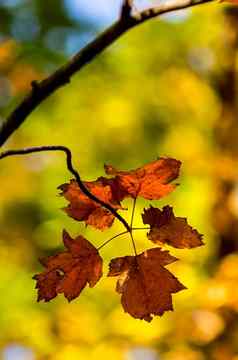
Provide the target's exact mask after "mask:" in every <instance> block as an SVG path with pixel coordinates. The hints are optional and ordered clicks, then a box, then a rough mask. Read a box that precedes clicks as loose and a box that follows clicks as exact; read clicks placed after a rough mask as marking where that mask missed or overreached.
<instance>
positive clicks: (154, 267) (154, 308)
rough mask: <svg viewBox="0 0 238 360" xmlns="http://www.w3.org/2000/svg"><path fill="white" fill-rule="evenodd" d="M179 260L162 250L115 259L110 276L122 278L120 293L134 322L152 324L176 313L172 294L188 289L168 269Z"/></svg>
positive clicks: (118, 290)
mask: <svg viewBox="0 0 238 360" xmlns="http://www.w3.org/2000/svg"><path fill="white" fill-rule="evenodd" d="M176 260H177V259H176V258H175V257H173V256H171V255H170V254H169V252H168V251H162V250H161V249H160V248H154V249H150V250H147V251H145V252H143V253H141V254H140V255H137V256H125V257H119V258H116V259H112V260H111V262H110V270H109V273H108V276H119V280H118V281H117V287H116V290H117V292H118V293H120V294H122V296H121V303H122V306H123V308H124V311H125V312H128V313H129V314H130V315H132V316H133V317H134V318H137V319H143V320H146V321H151V320H152V315H159V316H161V315H163V313H164V312H165V311H168V310H173V304H172V294H173V293H176V292H178V291H180V290H183V289H186V288H185V286H184V285H182V284H181V283H180V282H179V281H178V279H177V278H176V277H175V276H174V275H173V274H171V273H170V272H169V271H168V270H167V269H165V268H164V266H166V265H168V264H171V263H172V262H174V261H176Z"/></svg>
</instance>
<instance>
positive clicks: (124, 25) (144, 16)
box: [0, 0, 213, 146]
mask: <svg viewBox="0 0 238 360" xmlns="http://www.w3.org/2000/svg"><path fill="white" fill-rule="evenodd" d="M210 1H213V0H171V1H165V2H163V3H161V4H160V5H158V6H156V7H152V8H149V9H146V10H142V11H140V12H136V13H133V11H132V1H131V0H124V1H123V4H122V9H121V16H120V18H119V20H118V21H116V22H115V23H114V24H113V25H112V26H111V27H109V28H108V29H106V30H105V31H104V32H103V33H101V34H100V35H99V36H98V37H97V38H96V39H94V40H93V41H92V42H91V43H89V44H88V45H87V46H85V47H84V48H83V49H82V50H80V51H79V52H78V53H77V54H76V55H74V56H73V57H72V58H71V59H70V60H69V61H68V62H67V63H66V64H64V65H63V66H61V67H60V68H59V69H58V70H56V71H55V72H54V73H53V74H51V75H50V76H48V77H47V78H45V79H44V80H42V81H39V82H37V81H33V82H32V90H31V91H30V92H29V93H28V95H26V97H25V98H24V99H23V101H22V102H21V103H20V104H19V105H18V106H17V107H16V108H15V110H14V111H13V112H12V113H11V114H10V115H9V116H8V118H7V119H6V120H5V121H4V122H3V124H2V126H1V127H0V146H2V145H3V144H4V143H5V142H6V140H7V139H8V138H9V137H10V136H11V135H12V134H13V133H14V131H15V130H17V129H18V127H19V126H20V125H21V124H22V123H23V122H24V121H25V119H26V118H27V117H28V116H29V115H30V114H31V113H32V112H33V111H34V110H35V109H36V108H37V107H38V106H39V105H40V104H41V103H42V102H43V101H44V100H45V99H47V98H48V97H49V96H50V95H51V94H53V93H54V92H55V91H56V90H57V89H59V88H60V87H62V86H64V85H66V84H67V83H69V82H70V79H71V77H72V75H74V74H75V73H76V72H78V71H79V70H80V69H81V68H82V67H84V66H85V65H86V64H87V63H89V62H90V61H92V60H93V59H94V58H95V57H96V56H97V55H98V54H100V53H101V52H102V51H103V50H104V49H105V48H107V47H108V46H109V45H111V44H112V43H113V42H114V41H115V40H116V39H118V38H119V37H120V36H121V35H122V34H124V33H125V32H127V31H128V30H129V29H132V28H134V27H135V26H137V25H140V24H142V23H144V22H145V21H147V20H150V19H152V18H154V17H157V16H159V15H162V14H165V13H168V12H171V11H174V10H180V9H185V8H189V7H192V6H195V5H199V4H203V3H207V2H210Z"/></svg>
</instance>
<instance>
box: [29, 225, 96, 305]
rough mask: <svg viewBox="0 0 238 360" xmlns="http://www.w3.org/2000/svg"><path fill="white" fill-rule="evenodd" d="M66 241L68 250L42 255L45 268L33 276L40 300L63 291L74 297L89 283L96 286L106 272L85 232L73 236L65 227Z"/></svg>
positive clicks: (68, 297) (52, 296)
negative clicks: (73, 237) (83, 234)
mask: <svg viewBox="0 0 238 360" xmlns="http://www.w3.org/2000/svg"><path fill="white" fill-rule="evenodd" d="M63 241H64V245H65V247H66V251H64V252H61V253H58V254H56V255H53V256H49V257H48V258H45V259H42V260H41V263H42V265H43V266H44V267H45V270H44V271H43V272H42V273H40V274H37V275H35V276H34V277H33V279H35V280H36V281H37V283H36V288H37V289H38V301H40V300H44V301H50V300H51V299H53V298H54V297H56V296H57V294H59V293H64V295H65V297H66V298H67V299H68V301H71V300H73V299H75V298H76V297H77V296H79V295H80V293H81V291H82V290H83V289H84V287H85V286H86V285H87V283H88V284H89V286H90V287H93V286H95V285H96V283H97V282H98V280H99V279H100V277H101V276H102V258H101V257H100V255H99V253H98V251H97V249H96V248H95V247H94V246H93V245H92V244H91V243H90V242H89V241H88V240H86V239H85V238H84V237H83V236H78V237H77V238H76V239H72V238H71V237H70V235H69V234H68V233H67V232H66V231H65V230H64V231H63Z"/></svg>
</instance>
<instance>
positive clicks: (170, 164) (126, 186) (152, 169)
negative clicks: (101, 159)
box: [105, 158, 181, 200]
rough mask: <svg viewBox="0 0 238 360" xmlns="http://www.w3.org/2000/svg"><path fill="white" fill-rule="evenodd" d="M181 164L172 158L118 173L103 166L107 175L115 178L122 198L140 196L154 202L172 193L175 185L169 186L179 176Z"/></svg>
mask: <svg viewBox="0 0 238 360" xmlns="http://www.w3.org/2000/svg"><path fill="white" fill-rule="evenodd" d="M180 165H181V162H180V161H178V160H175V159H172V158H159V159H158V160H155V161H153V162H150V163H148V164H146V165H144V166H142V167H140V168H138V169H136V170H131V171H119V170H117V169H115V168H114V167H112V166H111V165H105V171H106V174H108V175H113V176H116V179H115V180H116V181H117V182H118V188H119V189H120V192H121V194H122V196H124V197H128V196H130V197H133V198H136V197H137V196H141V197H143V198H145V199H149V200H153V199H154V200H156V199H160V198H162V197H163V196H165V195H167V194H169V193H170V192H171V191H173V190H174V189H175V187H176V185H173V184H170V182H171V181H173V180H175V179H176V178H177V177H178V175H179V169H180Z"/></svg>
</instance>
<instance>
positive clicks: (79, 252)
mask: <svg viewBox="0 0 238 360" xmlns="http://www.w3.org/2000/svg"><path fill="white" fill-rule="evenodd" d="M180 165H181V162H180V161H178V160H175V159H172V158H159V159H158V160H155V161H153V162H151V163H148V164H146V165H144V166H142V167H140V168H138V169H136V170H131V171H118V170H116V169H115V168H113V167H112V166H105V172H106V174H107V175H109V176H110V177H108V178H106V177H100V178H98V179H97V180H96V181H85V182H83V183H84V185H85V186H86V187H87V189H88V190H89V191H90V192H91V193H92V194H93V195H95V196H96V197H97V198H99V199H100V200H102V201H103V202H105V203H107V204H109V205H111V206H112V207H113V208H114V209H115V210H122V209H123V207H122V205H121V202H122V201H123V200H124V199H125V198H128V197H131V198H133V199H134V200H135V199H137V197H143V198H145V199H147V200H158V199H160V198H162V197H164V196H166V195H167V194H169V193H170V192H171V191H173V190H174V189H175V188H176V184H171V182H172V181H173V180H175V179H176V178H177V177H178V175H179V169H180ZM59 189H60V190H61V191H62V192H61V194H62V196H64V197H65V199H67V200H68V201H69V204H68V206H67V207H66V208H65V209H64V210H65V211H66V213H67V214H68V215H69V216H71V217H72V218H74V219H75V220H77V221H84V222H85V224H86V225H90V226H93V227H94V228H97V229H100V230H105V229H107V228H109V227H110V226H112V224H113V221H114V220H115V216H114V215H113V214H112V213H111V212H110V211H109V210H108V209H106V208H104V207H102V206H101V205H100V204H99V203H97V202H95V201H93V200H91V199H90V198H89V197H88V196H87V195H85V194H84V193H83V192H82V191H81V190H80V187H79V185H78V183H77V182H76V180H71V181H70V183H68V184H63V185H61V186H59ZM142 220H143V223H144V224H146V225H149V232H148V234H147V236H148V239H149V240H151V241H152V242H153V243H155V244H158V245H160V246H162V245H164V244H168V245H171V246H173V247H175V248H193V247H197V246H200V245H202V244H203V242H202V236H201V235H200V234H199V233H198V232H197V231H196V230H195V229H193V228H192V227H191V226H189V225H188V224H187V221H186V219H185V218H180V217H175V215H174V214H173V209H172V207H170V206H165V207H164V208H163V209H162V210H160V209H158V208H155V207H152V206H150V207H149V208H148V209H144V212H143V214H142ZM133 231H135V229H133V227H132V225H131V226H130V233H131V234H130V235H131V236H132V232H133ZM128 232H129V231H128ZM132 239H133V237H132ZM63 242H64V245H65V248H66V250H65V251H63V252H60V253H58V254H56V255H53V256H50V257H48V258H46V259H42V260H41V263H42V265H43V266H44V268H45V270H44V271H43V272H42V273H40V274H37V275H35V276H34V279H35V280H36V281H37V283H36V288H37V289H38V301H40V300H44V301H50V300H51V299H53V298H54V297H56V296H57V294H59V293H63V294H64V295H65V297H66V298H67V299H68V300H69V301H71V300H73V299H75V298H76V297H77V296H79V295H80V293H81V291H82V290H83V289H84V287H85V286H86V285H87V284H88V285H89V286H90V287H93V286H94V285H95V284H96V283H97V282H98V281H99V279H100V278H101V276H102V265H103V261H102V258H101V256H100V255H99V251H98V250H97V249H96V248H95V247H94V246H93V245H92V244H91V243H90V242H89V241H88V240H86V239H85V238H84V237H83V236H81V235H80V236H78V237H76V238H75V239H72V238H71V237H70V235H69V234H68V233H67V232H66V231H65V230H64V231H63ZM176 260H177V259H176V258H175V257H173V256H171V255H170V253H169V252H168V251H167V250H162V249H161V248H160V247H155V248H152V249H149V250H146V251H144V252H143V253H141V254H137V253H136V252H135V255H134V256H124V257H119V258H115V259H112V260H111V262H110V265H109V273H108V276H118V277H119V279H118V281H117V286H116V290H117V292H118V293H119V294H121V303H122V306H123V308H124V310H125V312H128V313H129V314H130V315H132V316H133V317H134V318H138V319H144V320H146V321H151V320H152V316H153V315H160V316H161V315H162V314H163V313H164V312H165V311H167V310H172V309H173V305H172V294H173V293H176V292H178V291H180V290H183V289H185V286H184V285H182V284H181V283H180V282H179V281H178V279H177V278H176V277H175V276H174V275H173V274H172V273H170V272H169V271H168V270H167V269H166V268H165V266H166V265H169V264H171V263H173V262H174V261H176Z"/></svg>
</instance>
